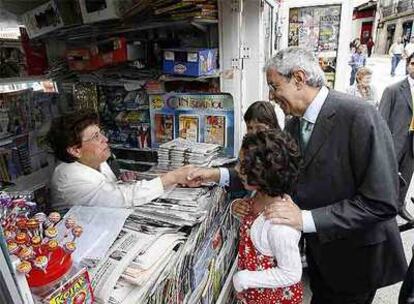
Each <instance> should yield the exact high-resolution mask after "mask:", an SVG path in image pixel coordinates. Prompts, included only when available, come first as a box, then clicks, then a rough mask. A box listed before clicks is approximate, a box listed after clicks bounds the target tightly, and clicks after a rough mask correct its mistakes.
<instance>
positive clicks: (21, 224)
mask: <svg viewBox="0 0 414 304" xmlns="http://www.w3.org/2000/svg"><path fill="white" fill-rule="evenodd" d="M16 226H17V228H19V230H20V231H23V230H26V229H27V219H26V218H24V217H19V218H18V219H17V221H16Z"/></svg>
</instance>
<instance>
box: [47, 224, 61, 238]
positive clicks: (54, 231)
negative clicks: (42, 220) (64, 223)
mask: <svg viewBox="0 0 414 304" xmlns="http://www.w3.org/2000/svg"><path fill="white" fill-rule="evenodd" d="M57 235H58V230H57V229H56V227H53V226H51V227H49V228H47V229H46V230H45V236H46V237H48V238H49V239H54V238H55V237H57Z"/></svg>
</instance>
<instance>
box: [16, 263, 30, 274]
mask: <svg viewBox="0 0 414 304" xmlns="http://www.w3.org/2000/svg"><path fill="white" fill-rule="evenodd" d="M31 270H32V264H30V262H28V261H23V262H21V263H20V264H19V265H17V271H18V272H21V273H24V274H28V273H29V272H30V271H31Z"/></svg>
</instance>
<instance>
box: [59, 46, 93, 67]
mask: <svg viewBox="0 0 414 304" xmlns="http://www.w3.org/2000/svg"><path fill="white" fill-rule="evenodd" d="M66 60H67V62H68V66H69V69H70V70H72V71H93V70H95V67H94V66H93V65H92V55H91V52H90V49H89V48H73V49H68V50H67V51H66Z"/></svg>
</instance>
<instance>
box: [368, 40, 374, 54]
mask: <svg viewBox="0 0 414 304" xmlns="http://www.w3.org/2000/svg"><path fill="white" fill-rule="evenodd" d="M374 45H375V43H374V40H372V37H369V39H368V41H367V50H368V57H371V55H372V48H373V47H374Z"/></svg>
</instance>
